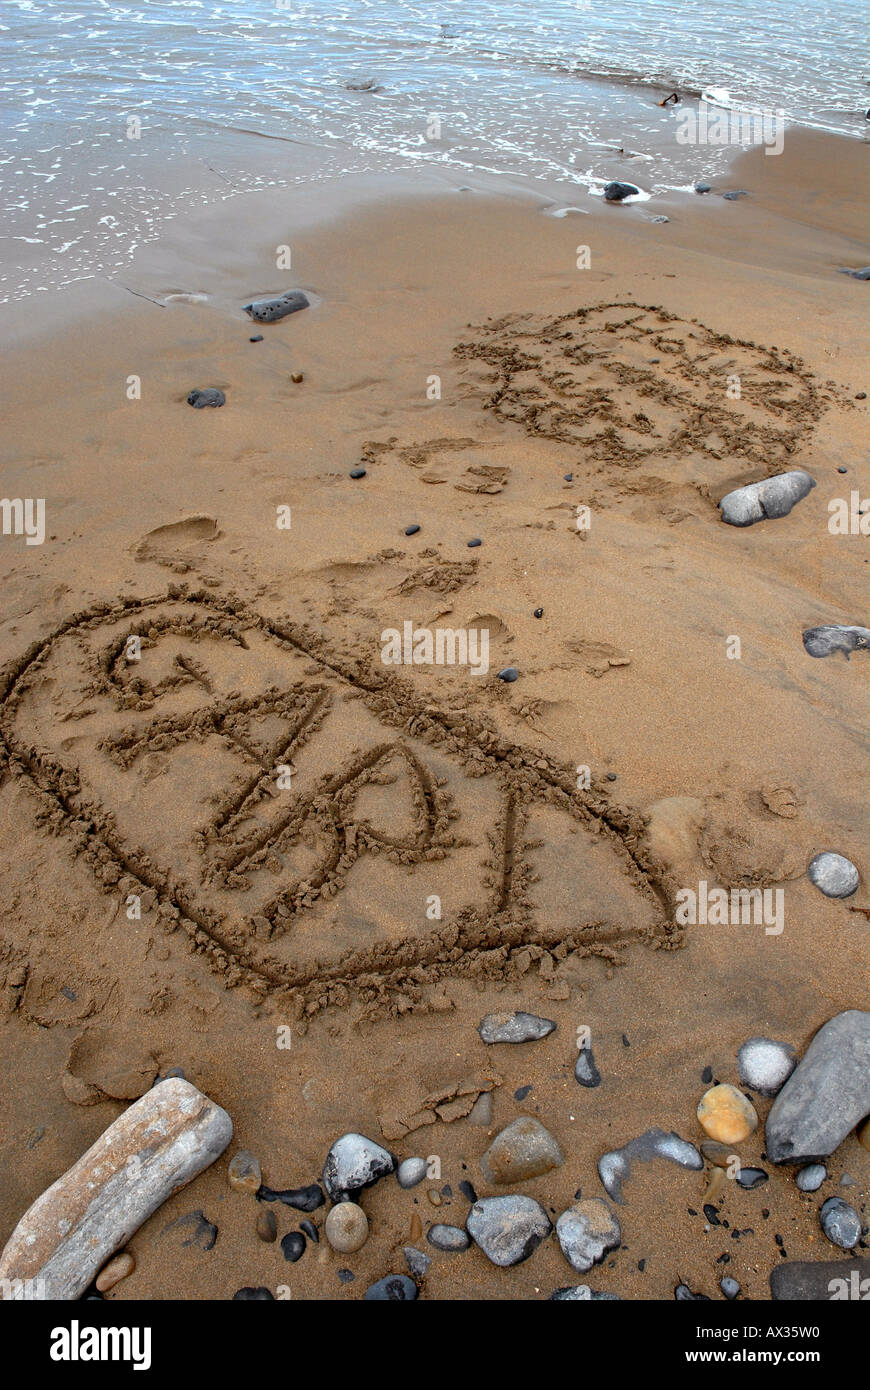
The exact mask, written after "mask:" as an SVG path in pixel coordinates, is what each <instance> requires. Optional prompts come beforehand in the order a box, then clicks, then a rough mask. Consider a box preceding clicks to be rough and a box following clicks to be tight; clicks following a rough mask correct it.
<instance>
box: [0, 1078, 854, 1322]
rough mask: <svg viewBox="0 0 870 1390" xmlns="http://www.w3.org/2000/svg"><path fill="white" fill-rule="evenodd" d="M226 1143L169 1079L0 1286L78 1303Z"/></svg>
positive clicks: (21, 1227) (98, 1158)
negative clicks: (19, 1284) (21, 1281)
mask: <svg viewBox="0 0 870 1390" xmlns="http://www.w3.org/2000/svg"><path fill="white" fill-rule="evenodd" d="M868 1108H870V1107H868ZM155 1134H159V1136H160V1142H159V1143H155V1140H154V1135H155ZM232 1137H233V1125H232V1120H231V1119H230V1117H229V1115H228V1114H227V1112H226V1111H225V1110H222V1109H221V1107H220V1106H219V1105H215V1103H214V1102H213V1101H211V1100H209V1098H208V1096H205V1095H203V1094H202V1092H201V1091H198V1090H197V1089H196V1087H195V1086H192V1085H191V1084H190V1082H189V1081H182V1080H181V1079H180V1078H177V1077H175V1078H172V1079H171V1080H168V1081H162V1082H161V1083H160V1085H159V1086H154V1087H153V1088H152V1089H151V1090H150V1091H148V1092H147V1093H146V1094H145V1095H144V1096H142V1098H141V1100H137V1101H134V1103H133V1104H132V1105H130V1106H128V1107H127V1109H126V1110H125V1111H124V1112H123V1113H122V1114H121V1115H119V1116H118V1118H117V1119H116V1120H115V1121H114V1122H113V1123H112V1124H110V1125H109V1127H108V1128H107V1129H106V1130H105V1131H104V1132H103V1133H102V1134H101V1135H100V1137H99V1138H98V1139H97V1140H96V1141H95V1142H94V1143H93V1144H92V1145H91V1147H90V1148H89V1149H88V1150H87V1151H86V1153H84V1154H83V1155H82V1157H81V1158H80V1159H79V1160H78V1162H77V1163H75V1164H74V1165H73V1166H72V1168H70V1169H69V1170H68V1171H67V1172H66V1173H64V1174H63V1175H62V1176H61V1177H60V1178H58V1179H57V1181H56V1182H54V1183H52V1185H51V1187H49V1188H48V1190H47V1191H46V1192H44V1193H43V1194H42V1196H41V1197H38V1198H37V1199H36V1201H35V1202H34V1203H33V1205H32V1206H31V1207H29V1208H28V1210H27V1211H26V1212H25V1213H24V1215H23V1216H22V1218H21V1220H20V1221H19V1222H18V1225H17V1226H16V1227H15V1230H14V1231H13V1232H12V1235H11V1236H10V1237H9V1240H8V1241H7V1243H6V1246H5V1249H4V1250H3V1253H2V1255H0V1281H2V1280H13V1279H18V1278H29V1279H34V1280H36V1279H39V1280H41V1281H42V1293H43V1297H44V1298H45V1299H46V1300H49V1301H60V1300H63V1301H69V1300H72V1299H76V1298H79V1297H80V1296H81V1294H83V1293H84V1291H85V1289H87V1288H88V1286H89V1285H90V1284H91V1283H93V1280H94V1278H95V1277H96V1275H97V1274H98V1273H99V1271H100V1270H101V1269H102V1268H103V1266H104V1265H105V1263H106V1262H107V1260H108V1259H109V1258H110V1257H111V1256H112V1255H114V1254H115V1252H116V1251H117V1250H119V1249H120V1248H121V1247H123V1246H125V1245H126V1244H127V1243H128V1241H129V1240H130V1237H131V1236H132V1235H133V1233H134V1232H135V1231H137V1230H138V1229H139V1227H140V1226H141V1225H142V1224H143V1222H145V1221H147V1220H148V1217H149V1216H151V1215H152V1214H153V1213H154V1212H155V1211H156V1210H157V1209H158V1207H160V1206H161V1205H162V1204H163V1203H164V1202H165V1201H166V1200H167V1198H168V1197H170V1196H171V1195H172V1194H173V1192H177V1191H178V1189H179V1188H180V1187H183V1186H184V1185H185V1183H188V1182H190V1181H191V1179H192V1178H195V1177H196V1176H197V1174H198V1173H201V1172H202V1171H203V1170H204V1169H205V1168H208V1167H209V1165H210V1164H212V1163H214V1161H215V1159H217V1158H219V1157H220V1155H221V1154H222V1153H223V1152H224V1150H225V1149H226V1147H227V1145H228V1144H229V1142H230V1140H231V1139H232ZM0 1286H2V1285H0Z"/></svg>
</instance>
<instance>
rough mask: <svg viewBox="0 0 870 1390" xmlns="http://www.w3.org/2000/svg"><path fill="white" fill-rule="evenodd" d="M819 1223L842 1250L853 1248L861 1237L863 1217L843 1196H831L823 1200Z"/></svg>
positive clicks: (829, 1238) (830, 1239)
mask: <svg viewBox="0 0 870 1390" xmlns="http://www.w3.org/2000/svg"><path fill="white" fill-rule="evenodd" d="M819 1225H820V1226H821V1228H822V1230H823V1231H824V1233H825V1235H826V1236H827V1237H828V1240H829V1241H831V1242H832V1243H833V1244H834V1245H839V1246H840V1248H841V1249H842V1250H851V1249H852V1247H853V1245H857V1244H858V1241H859V1240H860V1239H861V1218H860V1216H859V1215H858V1213H857V1212H856V1210H855V1208H854V1207H850V1206H849V1203H848V1202H846V1201H844V1200H843V1198H842V1197H829V1198H828V1200H827V1201H826V1202H822V1205H821V1209H820V1211H819Z"/></svg>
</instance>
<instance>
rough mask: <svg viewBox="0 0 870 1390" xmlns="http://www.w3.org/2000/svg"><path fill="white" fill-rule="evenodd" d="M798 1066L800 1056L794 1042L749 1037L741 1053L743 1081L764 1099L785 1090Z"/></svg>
mask: <svg viewBox="0 0 870 1390" xmlns="http://www.w3.org/2000/svg"><path fill="white" fill-rule="evenodd" d="M796 1066H797V1056H796V1055H795V1050H794V1048H793V1047H792V1046H791V1043H784V1042H774V1041H773V1039H772V1038H749V1039H747V1041H746V1042H745V1043H744V1044H743V1046H742V1047H740V1048H739V1049H738V1052H737V1073H738V1075H739V1077H740V1080H741V1081H742V1083H743V1085H744V1086H749V1087H750V1088H751V1089H752V1090H753V1091H758V1092H759V1093H760V1094H761V1095H763V1096H775V1095H776V1093H777V1091H781V1090H782V1088H783V1086H784V1085H785V1083H786V1081H788V1078H789V1077H790V1076H791V1074H792V1072H793V1071H794V1069H795V1067H796Z"/></svg>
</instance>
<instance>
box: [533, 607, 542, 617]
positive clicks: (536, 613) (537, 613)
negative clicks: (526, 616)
mask: <svg viewBox="0 0 870 1390" xmlns="http://www.w3.org/2000/svg"><path fill="white" fill-rule="evenodd" d="M543 616H544V610H543V608H536V609H535V611H534V613H533V614H532V617H533V618H543Z"/></svg>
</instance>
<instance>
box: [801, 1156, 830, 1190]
mask: <svg viewBox="0 0 870 1390" xmlns="http://www.w3.org/2000/svg"><path fill="white" fill-rule="evenodd" d="M827 1176H828V1170H827V1168H826V1167H825V1165H824V1163H808V1164H807V1166H806V1168H801V1169H800V1170H799V1172H798V1173H797V1176H796V1177H795V1182H796V1183H797V1185H798V1187H799V1188H800V1190H801V1192H818V1190H819V1188H820V1187H821V1185H822V1183H823V1182H824V1181H825V1178H826V1177H827Z"/></svg>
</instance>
